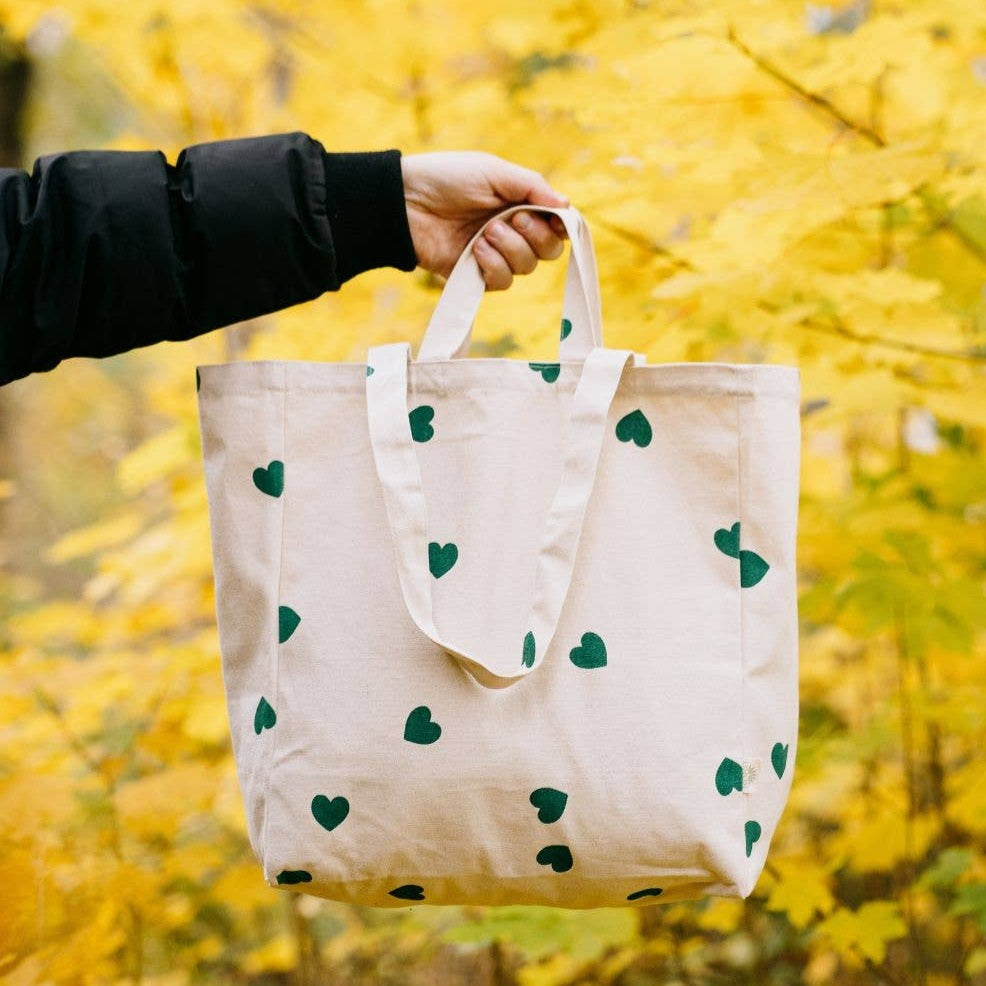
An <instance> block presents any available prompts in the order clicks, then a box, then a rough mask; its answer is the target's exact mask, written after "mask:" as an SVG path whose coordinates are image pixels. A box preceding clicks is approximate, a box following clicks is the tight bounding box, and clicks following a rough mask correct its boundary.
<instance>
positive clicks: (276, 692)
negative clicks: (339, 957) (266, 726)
mask: <svg viewBox="0 0 986 986" xmlns="http://www.w3.org/2000/svg"><path fill="white" fill-rule="evenodd" d="M281 376H282V378H281V382H282V388H281V462H283V463H285V465H286V463H287V428H288V426H287V420H288V414H287V400H288V391H287V386H286V381H285V380H284V377H285V376H286V373H285V371H284V369H283V368H282V371H281ZM286 471H287V470H286V469H285V472H286ZM287 493H288V484H287V483H286V482H285V483H284V485H283V487H282V489H281V495H280V496H279V497H278V500H279V501H280V506H281V516H280V530H279V532H278V542H277V593H276V605H277V609H276V613H277V620H276V621H275V625H274V633H273V634H271V639H272V640H273V645H274V653H273V659H272V661H271V662H270V665H272V666H273V671H274V688H273V696H274V708H275V715H276V710H277V709H278V708H280V706H281V700H280V685H281V682H280V677H281V675H280V672H281V634H280V607H281V583H282V581H283V575H284V514H285V500H286V498H287ZM270 665H268V666H270ZM271 733H272V734H273V735H272V737H271V743H270V751H269V753H268V755H267V769H266V771H265V772H264V790H263V797H264V823H263V834H262V835H261V839H260V847H261V853H262V855H263V868H264V876H265V877H266V878H267V879H268V880H269V879H270V877H269V875H268V872H269V865H268V845H267V828H268V822H269V820H270V811H271V796H270V788H271V774H273V772H274V761H275V755H276V753H277V735H278V730H277V729H276V728H274V729H272V730H271Z"/></svg>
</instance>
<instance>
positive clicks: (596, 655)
mask: <svg viewBox="0 0 986 986" xmlns="http://www.w3.org/2000/svg"><path fill="white" fill-rule="evenodd" d="M568 656H569V659H570V660H571V662H572V664H574V665H575V666H576V667H577V668H586V669H590V668H604V667H606V660H607V658H606V645H605V644H604V643H603V638H602V637H600V636H599V634H598V633H592V631H589V632H587V633H583V634H582V646H581V647H573V648H572V650H571V651H570V652H569V655H568Z"/></svg>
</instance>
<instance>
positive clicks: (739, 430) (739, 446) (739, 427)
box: [734, 370, 753, 882]
mask: <svg viewBox="0 0 986 986" xmlns="http://www.w3.org/2000/svg"><path fill="white" fill-rule="evenodd" d="M734 372H736V373H737V374H738V373H739V371H738V370H737V371H734ZM742 422H743V416H742V414H741V412H740V395H739V394H738V393H737V394H736V512H737V513H738V514H739V523H740V528H739V529H740V539H739V540H740V546H741V547H742V544H743V533H742V532H743V522H744V521H743V424H742ZM736 580H737V593H738V595H739V645H740V716H739V718H740V753H741V759H740V763H742V764H743V766H744V769H745V767H746V763H747V757H746V734H747V728H746V639H745V637H744V636H743V584H742V577H741V573H740V572H737V573H736ZM748 793H749V792H747V794H748ZM737 803H738V804H740V805H742V806H743V808H744V809H745V808H746V806H747V804H748V803H749V797H747V796H744V797H743V798H740V799H737ZM743 814H744V815H749V811H748V810H745V811H744V812H743ZM745 825H746V819H745V818H740V825H739V831H740V832H745ZM744 841H745V837H744ZM744 865H745V867H746V871H747V872H746V882H749V878H750V871H751V868H752V865H753V854H752V853H751V854H750V856H749V857H746V856H745V848H744Z"/></svg>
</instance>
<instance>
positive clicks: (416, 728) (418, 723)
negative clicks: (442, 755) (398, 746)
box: [404, 705, 442, 746]
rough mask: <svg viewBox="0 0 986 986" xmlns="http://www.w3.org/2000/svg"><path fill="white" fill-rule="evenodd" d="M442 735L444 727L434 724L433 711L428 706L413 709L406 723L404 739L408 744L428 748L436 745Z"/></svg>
mask: <svg viewBox="0 0 986 986" xmlns="http://www.w3.org/2000/svg"><path fill="white" fill-rule="evenodd" d="M441 735H442V727H441V726H439V725H438V723H437V722H432V719H431V709H429V708H428V706H427V705H419V706H418V707H417V708H416V709H413V710H412V711H411V713H410V715H408V717H407V722H405V723H404V739H406V740H407V741H408V743H419V744H421V745H422V746H427V745H428V744H429V743H434V742H435V741H436V740H437V739H438V737H439V736H441Z"/></svg>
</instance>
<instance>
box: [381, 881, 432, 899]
mask: <svg viewBox="0 0 986 986" xmlns="http://www.w3.org/2000/svg"><path fill="white" fill-rule="evenodd" d="M387 893H388V894H390V896H391V897H396V898H397V899H398V900H424V899H425V888H424V887H419V886H418V885H417V884H416V883H405V884H404V886H403V887H394V889H393V890H388V891H387Z"/></svg>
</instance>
